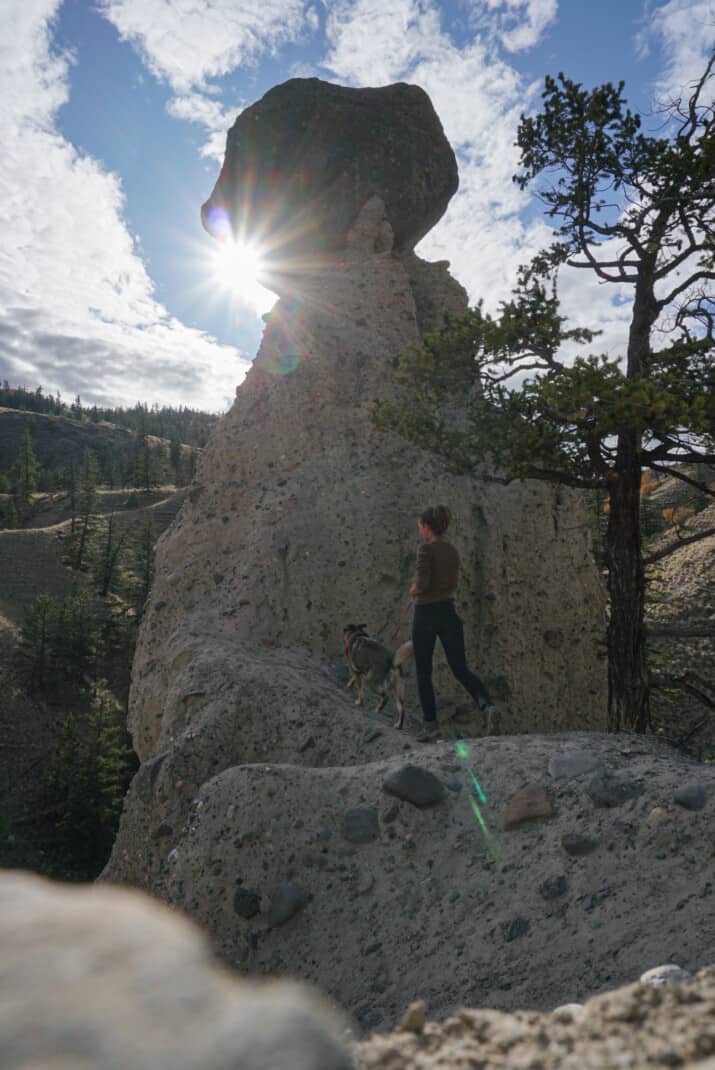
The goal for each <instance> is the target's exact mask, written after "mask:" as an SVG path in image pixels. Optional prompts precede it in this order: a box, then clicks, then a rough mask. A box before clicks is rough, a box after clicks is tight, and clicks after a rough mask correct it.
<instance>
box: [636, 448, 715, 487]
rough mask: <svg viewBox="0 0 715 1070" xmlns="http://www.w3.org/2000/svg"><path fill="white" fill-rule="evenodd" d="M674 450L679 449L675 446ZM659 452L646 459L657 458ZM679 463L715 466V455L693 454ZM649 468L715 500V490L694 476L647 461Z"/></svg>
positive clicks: (647, 455) (654, 452)
mask: <svg viewBox="0 0 715 1070" xmlns="http://www.w3.org/2000/svg"><path fill="white" fill-rule="evenodd" d="M672 448H674V449H677V448H678V447H677V445H675V444H674V445H673V447H672ZM657 454H658V451H657V450H655V451H653V453H652V454H651V455H649V454H647V453H646V454H645V457H646V458H648V457H649V456H653V457H655V456H657ZM678 461H679V462H680V463H683V464H715V453H713V454H710V453H705V454H703V453H691V454H690V455H686V456H684V457H678ZM646 463H647V464H648V467H649V468H652V469H653V471H654V472H663V473H664V474H665V475H667V476H672V477H673V479H679V480H680V482H681V483H687V484H688V486H689V487H695V489H696V490H699V491H702V493H703V494H706V495H707V496H708V497H709V498H715V490H710V487H709V486H708V484H707V483H703V482H702V480H700V479H693V477H692V476H689V475H686V473H685V472H681V471H679V470H678V469H677V468H670V467H668V466H667V465H664V464H653V462H652V461H651V460H649V459H648V460H647V461H646Z"/></svg>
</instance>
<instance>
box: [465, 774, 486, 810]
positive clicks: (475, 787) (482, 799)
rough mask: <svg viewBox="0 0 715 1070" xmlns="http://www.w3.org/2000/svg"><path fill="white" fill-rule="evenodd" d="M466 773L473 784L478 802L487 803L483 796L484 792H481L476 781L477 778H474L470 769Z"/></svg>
mask: <svg viewBox="0 0 715 1070" xmlns="http://www.w3.org/2000/svg"><path fill="white" fill-rule="evenodd" d="M467 772H468V773H469V775H470V777H471V778H472V783H473V784H474V790H475V791H476V793H477V798H478V799H479V801H480V802H481V803H485V802H486V801H487V797H486V795H485V794H484V792H483V791H482V789H481V786H480V784H479V781H478V780H477V778H476V777H475V775H474V773H473V772H472V770H471V769H468V770H467Z"/></svg>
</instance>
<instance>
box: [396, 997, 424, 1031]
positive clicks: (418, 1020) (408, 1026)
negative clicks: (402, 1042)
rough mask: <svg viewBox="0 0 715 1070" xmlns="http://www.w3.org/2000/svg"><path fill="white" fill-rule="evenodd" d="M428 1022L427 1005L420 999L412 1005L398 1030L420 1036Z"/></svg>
mask: <svg viewBox="0 0 715 1070" xmlns="http://www.w3.org/2000/svg"><path fill="white" fill-rule="evenodd" d="M426 1022H427V1003H426V1002H425V1000H423V999H418V1000H415V1002H414V1003H410V1005H409V1007H408V1008H407V1010H406V1011H405V1013H404V1015H403V1017H402V1021H401V1022H400V1024H399V1026H398V1027H397V1028H398V1030H399V1032H401V1033H417V1034H418V1035H419V1034H420V1033H421V1032H422V1030H423V1029H424V1027H425V1024H426Z"/></svg>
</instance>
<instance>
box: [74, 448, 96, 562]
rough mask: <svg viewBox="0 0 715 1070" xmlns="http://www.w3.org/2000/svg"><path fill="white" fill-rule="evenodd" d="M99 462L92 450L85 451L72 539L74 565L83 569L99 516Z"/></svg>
mask: <svg viewBox="0 0 715 1070" xmlns="http://www.w3.org/2000/svg"><path fill="white" fill-rule="evenodd" d="M96 504H97V463H96V460H95V458H94V454H93V453H92V451H91V450H85V451H84V460H83V462H82V469H81V471H80V475H79V490H78V495H77V523H76V524H75V531H74V536H73V539H72V549H71V560H72V567H73V568H76V569H81V568H82V566H83V564H84V563H85V555H86V553H87V549H88V545H89V541H90V538H91V536H92V533H93V531H94V529H95V527H96V522H97V517H96V512H95V507H96Z"/></svg>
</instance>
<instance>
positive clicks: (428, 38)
mask: <svg viewBox="0 0 715 1070" xmlns="http://www.w3.org/2000/svg"><path fill="white" fill-rule="evenodd" d="M327 35H328V40H329V43H330V51H329V53H328V55H327V57H326V59H325V60H324V65H325V66H326V67H327V68H328V69H329V70H330V71H332V72H334V74H335V75H337V76H338V77H339V78H340V79H341V80H345V81H348V82H351V83H352V84H354V85H366V84H376V83H380V84H381V83H385V82H393V81H397V80H402V81H409V82H413V83H416V84H417V85H420V86H421V87H422V88H423V89H424V90H425V91H426V92H427V93H428V94H429V96H430V99H431V100H432V103H433V104H434V107H435V110H436V111H437V114H438V115H439V117H440V119H441V121H442V124H443V126H444V130H445V134H446V136H447V138H448V140H449V141H450V143H451V144H452V146H453V147H454V148H455V149H457V150H458V154H459V170H460V188H459V192H458V193H457V194H456V196H455V197H454V198H453V200H452V202H451V204H450V206H449V208H448V210H447V213H446V215H445V216H444V218H443V219H442V220H441V221H440V222H439V223H438V224H437V226H436V227H435V228H434V230H433V231H431V233H430V234H428V235H427V237H426V238H425V239H424V240H423V242H422V243H421V245H420V249H419V252H420V254H421V255H423V256H426V257H428V258H433V259H449V260H451V262H452V269H453V272H454V274H455V275H456V277H457V278H458V279H459V281H460V282H462V283H463V284H464V285H465V286H466V287H467V289H468V291H469V293H470V297H471V298H472V300H476V299H477V298H479V297H483V298H484V299H485V303H486V304H487V306H488V307H489V308H491V309H495V308H496V306H497V304H498V302H499V301H500V300H502V299H504V298H505V297H507V296H508V294H509V292H510V290H511V287H512V286H513V284H514V281H515V274H516V267H517V266H518V264H519V263H520V262H522V261H524V260H527V259H529V257H530V256H531V255H532V253H533V252H535V251H536V249H537V248H539V246H540V245H541V244H542V243H543V242H544V240H545V238H546V236H547V233H548V232H547V229H546V228H545V227H544V225H543V224H542V223H540V222H536V223H531V224H525V223H524V222H523V221H522V219H521V218H520V214H519V213H520V212H521V211H522V209H524V208H526V206H527V204H528V202H529V197H528V194H525V193H522V192H521V191H520V190H519V189H518V188H517V187H516V186H515V185H514V183H513V182H512V180H511V176H512V174H513V173H514V171H515V170H516V167H517V163H518V156H517V150H516V148H515V146H514V140H515V135H516V128H517V124H518V121H519V115H520V112H521V111H522V110H523V109H524V108H525V107H526V106H527V105H528V102H529V100H530V98H531V96H532V95H533V93H534V90H535V88H536V87H535V86H533V87H532V86H529V85H528V84H525V83H524V80H523V79H522V78H521V76H520V75H519V74H518V73H517V72H516V71H515V70H514V69H513V68H512V67H510V66H509V65H508V64H507V63H505V62H504V61H503V60H501V59H500V58H499V57H498V56H497V55H496V54H495V53H494V51H493V49H490V48H489V46H488V45H487V44H485V43H484V42H483V41H482V40H481V39H480V37H479V36H475V38H474V39H473V40H472V41H470V42H468V43H467V44H466V45H465V46H464V47H463V48H459V47H457V46H456V45H455V44H454V43H453V41H452V40H451V39H450V38H449V36H448V35H447V34H446V33H445V32H444V31H443V30H442V28H441V25H440V15H439V12H438V10H437V9H436V8H434V7H429V6H428V5H427V4H425V3H421V2H420V0H400V2H399V4H393V5H389V6H385V5H378V4H377V3H376V2H375V0H356V2H355V3H353V4H350V3H348V2H346V0H344V2H342V3H340V4H338V6H337V7H335V8H333V9H332V10H331V13H330V15H329V18H328V22H327ZM376 41H379V42H380V47H379V49H378V48H376V47H375V43H376Z"/></svg>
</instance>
